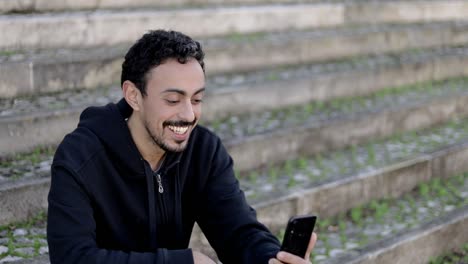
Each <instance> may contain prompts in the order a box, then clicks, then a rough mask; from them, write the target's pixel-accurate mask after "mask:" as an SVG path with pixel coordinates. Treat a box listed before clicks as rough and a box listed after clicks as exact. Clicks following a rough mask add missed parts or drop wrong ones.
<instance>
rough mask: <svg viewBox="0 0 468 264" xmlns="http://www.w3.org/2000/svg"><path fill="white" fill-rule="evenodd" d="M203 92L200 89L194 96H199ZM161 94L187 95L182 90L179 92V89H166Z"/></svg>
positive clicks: (203, 89) (202, 89)
mask: <svg viewBox="0 0 468 264" xmlns="http://www.w3.org/2000/svg"><path fill="white" fill-rule="evenodd" d="M204 91H205V88H200V89H198V90H197V91H196V92H195V93H194V95H195V94H199V93H201V92H204ZM162 93H178V94H180V95H184V96H185V95H187V93H186V92H185V91H184V90H181V89H177V88H169V89H166V90H164V91H162Z"/></svg>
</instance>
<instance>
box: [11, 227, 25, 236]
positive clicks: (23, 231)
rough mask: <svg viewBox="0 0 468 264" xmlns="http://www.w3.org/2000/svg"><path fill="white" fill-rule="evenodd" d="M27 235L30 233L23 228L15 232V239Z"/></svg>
mask: <svg viewBox="0 0 468 264" xmlns="http://www.w3.org/2000/svg"><path fill="white" fill-rule="evenodd" d="M27 234H28V231H26V229H23V228H18V229H16V230H15V231H14V232H13V236H14V237H19V236H25V235H27Z"/></svg>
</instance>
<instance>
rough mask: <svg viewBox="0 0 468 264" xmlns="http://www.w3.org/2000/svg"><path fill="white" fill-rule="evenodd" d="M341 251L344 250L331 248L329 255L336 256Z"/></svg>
mask: <svg viewBox="0 0 468 264" xmlns="http://www.w3.org/2000/svg"><path fill="white" fill-rule="evenodd" d="M343 252H344V250H342V249H332V250H330V257H332V258H333V257H336V256H338V255H339V254H341V253H343Z"/></svg>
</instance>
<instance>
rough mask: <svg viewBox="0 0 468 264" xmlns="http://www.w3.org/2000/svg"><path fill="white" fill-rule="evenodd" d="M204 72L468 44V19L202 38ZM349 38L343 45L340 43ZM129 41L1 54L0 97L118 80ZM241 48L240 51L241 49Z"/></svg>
mask: <svg viewBox="0 0 468 264" xmlns="http://www.w3.org/2000/svg"><path fill="white" fill-rule="evenodd" d="M202 43H203V46H204V48H205V52H206V65H207V74H208V76H213V75H216V74H221V73H234V72H251V71H253V70H258V69H265V68H274V67H278V66H285V65H297V64H306V63H311V62H317V61H325V60H336V59H342V58H346V57H352V56H360V55H368V54H379V53H385V52H402V51H404V50H407V49H422V48H431V47H440V46H455V45H463V44H467V43H468V23H462V22H458V23H451V22H435V23H430V24H410V25H379V26H359V27H352V28H349V27H341V28H333V29H319V30H313V31H292V32H282V33H269V34H266V33H263V34H253V35H252V34H251V35H233V36H230V37H224V38H210V39H205V40H202ZM343 43H347V44H346V45H342V44H343ZM126 50H127V45H117V46H114V47H111V48H110V47H105V48H103V47H98V48H88V49H72V50H70V49H68V50H67V49H60V50H48V51H39V52H35V51H29V52H13V53H6V54H4V55H3V56H0V76H1V78H0V97H3V98H9V97H16V96H21V95H28V94H40V93H47V92H57V91H64V90H76V89H93V88H96V87H100V86H106V85H110V84H114V83H116V82H118V80H120V72H121V64H122V58H123V56H124V54H125V52H126ZM240 50H242V52H239V51H240Z"/></svg>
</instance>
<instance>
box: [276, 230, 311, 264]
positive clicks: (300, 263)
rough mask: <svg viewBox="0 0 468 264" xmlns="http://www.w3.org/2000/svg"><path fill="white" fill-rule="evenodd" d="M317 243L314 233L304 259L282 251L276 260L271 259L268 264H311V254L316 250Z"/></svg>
mask: <svg viewBox="0 0 468 264" xmlns="http://www.w3.org/2000/svg"><path fill="white" fill-rule="evenodd" d="M315 242H317V235H316V234H315V233H312V236H311V237H310V242H309V246H308V247H307V252H306V255H305V256H304V258H300V257H298V256H296V255H293V254H291V253H288V252H284V251H280V252H278V254H277V255H276V258H275V259H270V260H269V261H268V264H311V263H310V260H309V259H310V254H311V253H312V249H314V246H315Z"/></svg>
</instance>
